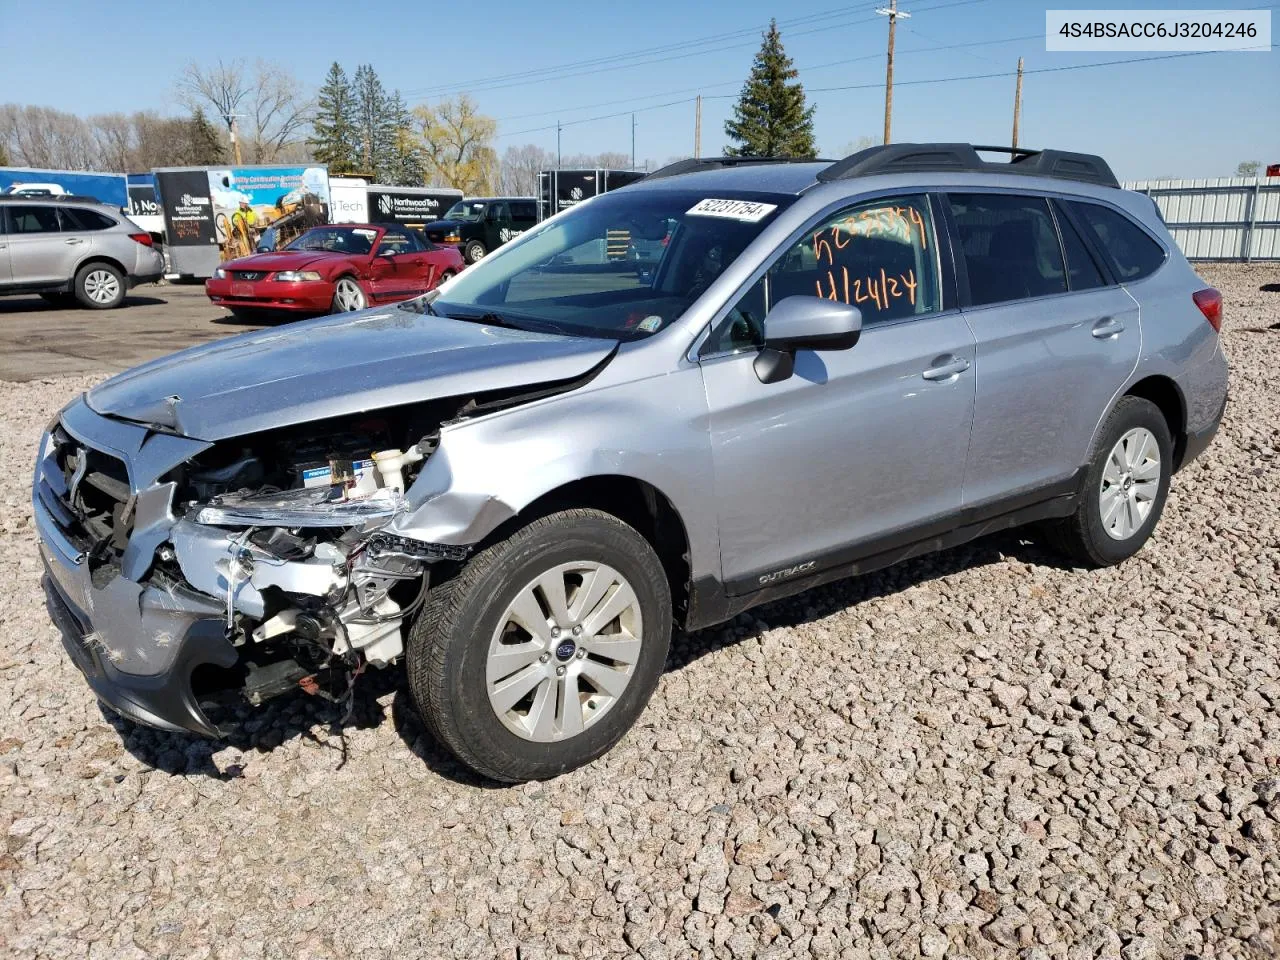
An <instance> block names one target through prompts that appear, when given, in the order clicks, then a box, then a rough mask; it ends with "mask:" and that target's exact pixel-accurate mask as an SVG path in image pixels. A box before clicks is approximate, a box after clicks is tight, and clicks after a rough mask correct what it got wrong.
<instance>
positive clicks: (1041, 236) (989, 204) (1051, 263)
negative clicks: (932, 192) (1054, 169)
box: [950, 193, 1067, 306]
mask: <svg viewBox="0 0 1280 960" xmlns="http://www.w3.org/2000/svg"><path fill="white" fill-rule="evenodd" d="M950 200H951V209H952V212H953V214H954V216H955V223H956V233H957V235H958V239H959V241H960V253H961V255H963V257H964V263H965V267H966V269H967V271H968V274H969V295H970V298H971V300H972V302H973V305H974V306H982V305H984V304H989V303H1005V302H1007V301H1009V300H1024V299H1026V298H1028V297H1044V296H1048V295H1050V294H1054V293H1065V292H1066V289H1067V272H1066V270H1065V269H1064V268H1063V264H1062V248H1061V247H1060V246H1059V244H1058V232H1057V231H1056V230H1055V229H1054V227H1053V218H1052V217H1051V216H1050V215H1049V203H1048V201H1047V200H1045V199H1044V198H1043V197H1019V196H1013V195H1010V194H994V193H993V194H982V193H953V194H951V195H950Z"/></svg>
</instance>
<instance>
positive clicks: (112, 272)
mask: <svg viewBox="0 0 1280 960" xmlns="http://www.w3.org/2000/svg"><path fill="white" fill-rule="evenodd" d="M127 290H128V284H127V283H125V279H124V274H123V273H121V272H120V271H119V270H117V269H116V268H115V267H113V266H111V264H109V263H86V264H85V265H84V266H83V267H81V268H80V269H79V271H78V272H77V273H76V280H75V298H76V300H78V301H79V302H80V305H81V306H85V307H88V308H89V309H90V310H111V309H114V308H115V307H118V306H120V304H122V303H124V295H125V292H126V291H127Z"/></svg>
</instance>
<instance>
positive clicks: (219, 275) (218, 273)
mask: <svg viewBox="0 0 1280 960" xmlns="http://www.w3.org/2000/svg"><path fill="white" fill-rule="evenodd" d="M213 279H215V280H225V279H227V271H225V270H223V269H222V268H221V267H218V269H216V270H214V271H213Z"/></svg>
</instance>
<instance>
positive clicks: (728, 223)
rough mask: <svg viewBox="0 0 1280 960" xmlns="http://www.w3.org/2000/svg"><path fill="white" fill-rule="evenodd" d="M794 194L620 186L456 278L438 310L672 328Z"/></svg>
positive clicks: (638, 330)
mask: <svg viewBox="0 0 1280 960" xmlns="http://www.w3.org/2000/svg"><path fill="white" fill-rule="evenodd" d="M795 199H796V198H795V197H794V196H788V195H779V194H763V193H754V192H744V191H737V190H732V191H718V192H715V195H714V196H708V195H707V194H706V193H704V192H694V191H691V190H662V191H655V190H635V191H632V190H620V191H618V192H617V193H611V194H606V195H604V196H601V197H597V198H595V199H593V200H591V201H589V202H586V203H583V204H580V205H579V206H576V207H574V208H572V209H571V210H569V211H568V212H566V213H564V214H562V215H561V216H559V217H557V218H555V219H553V220H548V221H547V222H545V223H543V224H541V225H539V226H538V227H536V228H535V229H533V230H532V231H530V232H529V233H528V234H526V235H525V237H523V238H522V239H521V240H520V241H519V242H518V243H516V244H515V245H513V246H510V247H504V248H502V249H501V250H499V251H497V252H496V253H494V254H492V255H491V256H489V257H487V258H485V259H484V260H483V261H481V262H480V263H478V264H476V265H475V266H473V267H471V268H470V269H468V270H466V271H465V272H463V273H461V274H459V275H458V276H457V277H456V278H454V280H453V281H452V282H451V283H450V285H449V287H448V290H447V292H446V293H444V294H443V295H442V296H441V297H440V298H439V299H437V300H436V301H434V302H433V303H432V307H433V309H434V311H435V312H436V313H440V314H445V315H447V316H454V317H462V318H467V319H480V318H485V319H487V320H490V321H493V322H502V323H504V324H506V325H509V326H514V327H522V326H523V327H526V328H527V329H530V330H547V329H554V330H556V331H559V332H564V333H568V334H574V335H579V336H590V337H608V338H610V339H622V340H631V339H638V338H640V337H646V336H650V335H652V334H654V333H657V332H658V331H659V330H661V329H663V328H664V327H666V326H668V325H670V324H671V323H672V322H674V321H675V320H676V319H678V318H679V317H680V315H681V314H683V313H684V312H685V310H687V309H688V308H689V306H690V305H691V304H692V303H693V302H694V301H695V300H696V299H698V297H700V296H701V295H702V293H703V292H704V291H705V290H706V289H707V287H709V286H710V285H711V283H712V281H714V280H715V279H716V278H717V277H718V276H720V274H721V273H722V272H723V271H724V269H725V268H726V267H727V266H728V265H729V264H730V263H732V262H733V261H734V260H735V259H736V258H737V257H738V255H739V254H740V253H742V251H743V250H744V249H746V246H747V244H749V243H750V242H751V241H752V240H754V239H755V238H756V237H757V236H758V235H759V233H760V231H761V230H763V229H764V228H765V226H767V225H768V224H769V223H770V222H771V221H772V220H773V218H774V217H776V216H777V215H778V211H779V210H781V209H783V208H785V207H786V206H787V205H789V204H791V203H793V202H794V201H795Z"/></svg>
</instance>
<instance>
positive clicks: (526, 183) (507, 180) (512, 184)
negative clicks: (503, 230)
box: [498, 143, 556, 197]
mask: <svg viewBox="0 0 1280 960" xmlns="http://www.w3.org/2000/svg"><path fill="white" fill-rule="evenodd" d="M555 165H556V155H555V154H554V153H552V152H551V151H550V150H544V149H543V148H542V147H539V146H537V145H535V144H532V143H526V144H523V145H521V146H518V147H507V149H506V150H505V151H504V152H503V154H502V163H501V165H500V167H499V174H498V189H499V190H501V191H502V192H503V193H504V194H507V195H509V196H516V197H531V196H533V195H534V194H536V193H537V192H538V174H539V173H540V172H541V171H543V170H552V169H554V168H555Z"/></svg>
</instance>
